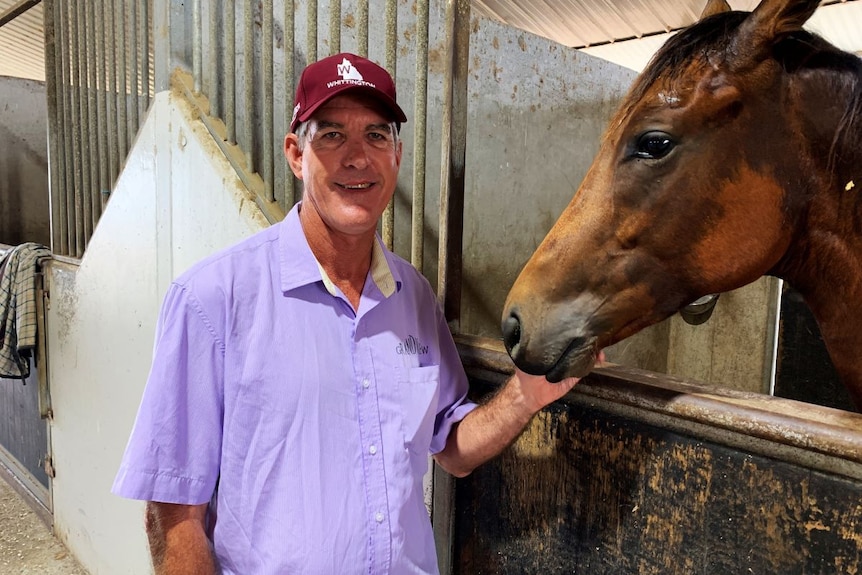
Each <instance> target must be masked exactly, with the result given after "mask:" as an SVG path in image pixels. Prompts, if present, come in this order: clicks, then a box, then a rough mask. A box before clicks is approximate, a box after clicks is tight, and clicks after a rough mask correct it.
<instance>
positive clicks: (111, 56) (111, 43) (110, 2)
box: [105, 0, 120, 197]
mask: <svg viewBox="0 0 862 575" xmlns="http://www.w3.org/2000/svg"><path fill="white" fill-rule="evenodd" d="M115 17H116V6H115V5H114V0H105V25H106V36H107V38H106V40H107V42H106V46H105V47H106V62H105V71H106V73H107V83H106V85H105V95H106V100H107V108H106V123H107V126H108V192H109V193H110V191H111V190H112V189H113V187H114V180H116V178H117V176H118V175H119V174H120V159H119V154H118V153H117V58H116V54H117V50H116V42H117V37H116V20H115ZM108 197H110V195H109V196H108Z"/></svg>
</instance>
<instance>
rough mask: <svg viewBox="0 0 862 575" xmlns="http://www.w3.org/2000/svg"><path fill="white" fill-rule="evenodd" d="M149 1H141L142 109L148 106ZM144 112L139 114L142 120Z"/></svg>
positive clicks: (145, 109)
mask: <svg viewBox="0 0 862 575" xmlns="http://www.w3.org/2000/svg"><path fill="white" fill-rule="evenodd" d="M150 1H151V0H144V1H143V2H141V22H142V23H143V25H142V26H141V34H142V36H143V37H142V38H141V92H143V94H142V95H143V98H142V102H141V103H142V104H143V108H142V110H143V111H144V112H146V111H147V110H148V109H149V107H150ZM143 116H144V114H141V118H142V120H143Z"/></svg>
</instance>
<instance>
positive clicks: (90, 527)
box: [48, 92, 268, 575]
mask: <svg viewBox="0 0 862 575" xmlns="http://www.w3.org/2000/svg"><path fill="white" fill-rule="evenodd" d="M204 132H205V131H204V130H203V128H202V125H201V124H199V123H196V122H194V121H192V120H191V119H190V112H189V111H188V110H187V108H186V105H185V103H184V101H183V100H182V99H178V98H174V97H172V96H171V95H170V94H169V93H167V92H164V93H160V94H158V95H157V96H156V99H155V101H154V103H153V106H152V108H151V109H150V113H149V117H148V118H147V120H146V122H145V124H144V127H143V130H142V132H141V133H140V134H139V137H138V139H137V142H136V143H135V146H134V148H133V150H132V153H131V155H130V157H129V159H128V162H127V164H126V168H125V170H124V171H123V173H122V175H121V176H120V178H119V180H118V183H117V186H116V189H115V191H114V193H113V194H112V196H111V201H110V203H109V205H108V208H107V210H106V211H105V213H104V215H103V216H102V218H101V220H100V221H99V225H98V226H97V228H96V231H95V234H94V235H93V238H92V241H91V242H90V244H89V246H88V248H87V252H86V254H85V256H84V258H83V260H82V261H81V263H80V265H79V266H78V265H74V264H65V263H55V264H53V266H52V270H51V273H50V276H49V280H50V290H51V309H50V310H49V312H48V313H49V315H48V328H49V329H48V331H49V338H48V339H49V341H48V346H49V358H50V362H49V377H50V385H51V393H52V400H53V406H54V419H53V422H52V443H53V446H52V447H53V454H54V466H55V469H56V477H55V478H54V480H53V503H54V525H55V530H56V532H57V534H58V535H59V537H60V538H61V539H62V540H63V541H64V542H65V543H66V544H67V545H68V546H69V548H70V549H71V550H72V552H73V553H74V554H75V555H76V556H77V558H78V559H79V560H80V561H81V563H82V564H83V565H84V566H85V567H86V568H87V569H88V570H89V571H90V572H91V574H92V575H116V574H119V573H122V574H124V575H125V574H128V575H134V574H145V573H150V572H151V569H150V562H149V554H148V551H147V548H146V538H145V536H144V531H143V505H142V504H141V503H138V502H133V501H127V500H124V499H121V498H118V497H115V496H113V495H111V494H110V487H111V483H112V481H113V478H114V474H115V473H116V471H117V468H118V466H119V463H120V458H121V456H122V453H123V450H124V448H125V445H126V440H127V439H128V436H129V433H130V431H131V428H132V423H133V422H134V418H135V414H136V413H137V409H138V404H139V402H140V397H141V393H142V391H143V386H144V382H145V379H146V376H147V373H148V371H149V364H150V357H151V350H152V344H153V333H154V330H155V321H156V317H157V314H158V311H159V307H160V305H161V299H162V297H163V294H164V292H165V290H166V288H167V285H168V283H169V282H170V280H171V279H172V278H173V277H175V276H176V275H177V274H179V273H180V272H182V271H183V270H184V269H186V268H187V267H188V266H189V265H190V264H192V263H193V262H195V261H197V260H198V259H200V258H202V257H204V256H205V255H207V254H209V253H212V252H213V251H215V250H217V249H219V248H221V247H224V246H226V245H228V244H230V243H233V242H235V241H238V240H239V239H240V238H242V237H245V236H247V235H249V234H251V233H253V232H255V231H257V230H260V229H263V228H264V227H266V226H267V225H268V224H267V223H266V221H265V220H264V219H263V218H262V216H261V215H260V213H259V211H258V210H257V207H256V206H255V204H254V202H253V200H252V199H251V198H250V196H249V195H248V194H247V192H246V191H245V189H244V188H242V186H241V185H240V184H239V182H238V180H237V179H236V177H235V176H234V174H233V172H232V170H231V169H230V167H229V166H228V164H227V162H226V161H225V160H224V159H223V156H221V154H220V153H219V152H218V150H217V149H216V148H215V146H214V144H213V143H212V140H211V138H210V136H209V135H208V134H207V133H204Z"/></svg>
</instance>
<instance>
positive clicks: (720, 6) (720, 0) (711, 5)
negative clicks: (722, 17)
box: [700, 0, 731, 20]
mask: <svg viewBox="0 0 862 575" xmlns="http://www.w3.org/2000/svg"><path fill="white" fill-rule="evenodd" d="M730 11H731V7H730V4H728V3H727V0H707V3H706V6H704V7H703V12H701V13H700V19H701V20H703V19H704V18H706V17H707V16H712V15H713V14H721V13H722V12H730Z"/></svg>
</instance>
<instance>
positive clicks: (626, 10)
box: [473, 0, 862, 71]
mask: <svg viewBox="0 0 862 575" xmlns="http://www.w3.org/2000/svg"><path fill="white" fill-rule="evenodd" d="M758 3H759V0H728V4H730V6H731V8H733V9H734V10H744V11H751V10H753V9H754V8H755V7H756V6H757V4H758ZM705 6H706V0H539V1H535V0H473V10H474V13H476V14H481V15H483V16H486V17H488V18H494V19H496V20H499V21H501V22H504V23H506V24H508V25H510V26H514V27H516V28H520V29H522V30H526V31H528V32H532V33H533V34H536V35H538V36H543V37H545V38H549V39H551V40H554V41H555V42H559V43H560V44H564V45H566V46H570V47H572V48H579V49H582V50H583V51H584V52H587V53H589V54H592V55H594V56H598V57H600V58H604V59H606V60H610V61H612V62H615V63H617V64H619V65H621V66H625V67H627V68H631V69H632V70H638V71H639V70H641V69H643V67H644V66H645V65H646V63H647V62H648V61H649V59H650V57H651V56H652V55H653V53H655V51H656V50H657V49H658V48H659V47H660V46H661V45H662V44H663V43H664V42H665V41H666V40H667V39H668V38H669V37H670V36H672V35H673V33H674V32H675V31H676V30H679V29H680V28H684V27H686V26H689V25H690V24H693V23H694V22H696V21H697V20H698V18H699V17H700V14H701V12H702V11H703V8H704V7H705ZM806 28H808V29H809V30H811V31H813V32H817V33H818V34H820V35H822V36H824V37H825V38H826V39H827V40H829V41H830V42H832V43H833V44H835V45H837V46H839V47H840V48H843V49H845V50H848V51H850V52H856V53H857V54H858V53H862V2H860V1H859V0H845V1H844V2H839V1H836V0H824V1H823V2H821V7H820V8H819V9H818V10H817V12H815V13H814V16H813V17H812V18H811V20H809V22H808V24H807V25H806Z"/></svg>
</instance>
